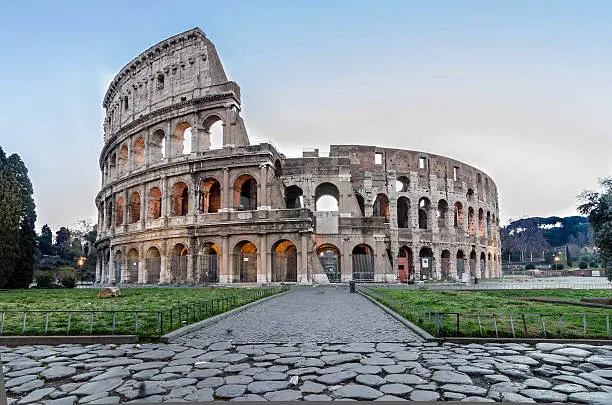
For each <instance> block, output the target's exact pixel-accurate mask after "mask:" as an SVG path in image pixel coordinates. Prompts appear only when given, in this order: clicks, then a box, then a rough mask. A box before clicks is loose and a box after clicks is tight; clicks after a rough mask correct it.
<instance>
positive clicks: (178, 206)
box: [172, 182, 189, 216]
mask: <svg viewBox="0 0 612 405" xmlns="http://www.w3.org/2000/svg"><path fill="white" fill-rule="evenodd" d="M188 212H189V188H188V187H187V184H185V183H183V182H178V183H176V184H175V185H174V186H173V187H172V215H173V216H184V215H187V213H188Z"/></svg>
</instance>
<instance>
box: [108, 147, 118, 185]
mask: <svg viewBox="0 0 612 405" xmlns="http://www.w3.org/2000/svg"><path fill="white" fill-rule="evenodd" d="M109 175H110V179H111V180H115V179H116V178H117V155H116V154H114V153H113V154H112V155H111V157H110V163H109Z"/></svg>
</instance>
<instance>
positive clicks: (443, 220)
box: [436, 200, 448, 229]
mask: <svg viewBox="0 0 612 405" xmlns="http://www.w3.org/2000/svg"><path fill="white" fill-rule="evenodd" d="M436 215H437V216H438V228H439V229H442V228H446V224H447V218H448V203H447V202H446V200H440V201H438V211H437V214H436Z"/></svg>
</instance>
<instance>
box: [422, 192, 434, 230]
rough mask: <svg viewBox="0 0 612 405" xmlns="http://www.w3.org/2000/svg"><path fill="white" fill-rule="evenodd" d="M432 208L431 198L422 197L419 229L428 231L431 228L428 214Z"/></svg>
mask: <svg viewBox="0 0 612 405" xmlns="http://www.w3.org/2000/svg"><path fill="white" fill-rule="evenodd" d="M430 207H431V202H430V201H429V198H427V197H422V198H421V199H420V200H419V229H428V228H429V218H428V213H429V209H430Z"/></svg>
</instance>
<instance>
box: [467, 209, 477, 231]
mask: <svg viewBox="0 0 612 405" xmlns="http://www.w3.org/2000/svg"><path fill="white" fill-rule="evenodd" d="M475 232H476V224H475V222H474V208H472V207H468V235H470V236H472V235H474V233H475Z"/></svg>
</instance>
